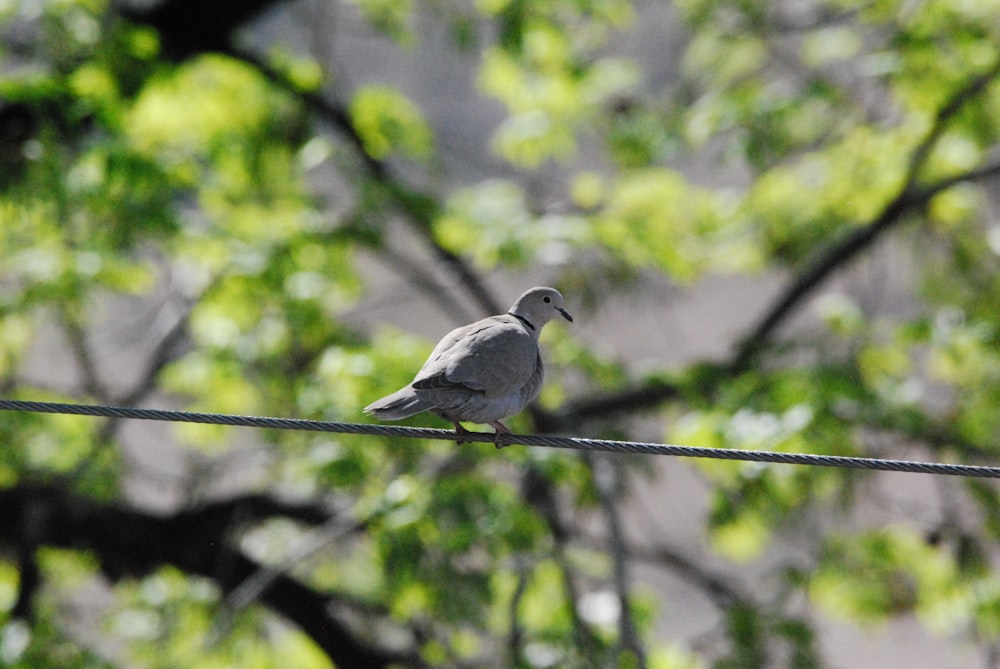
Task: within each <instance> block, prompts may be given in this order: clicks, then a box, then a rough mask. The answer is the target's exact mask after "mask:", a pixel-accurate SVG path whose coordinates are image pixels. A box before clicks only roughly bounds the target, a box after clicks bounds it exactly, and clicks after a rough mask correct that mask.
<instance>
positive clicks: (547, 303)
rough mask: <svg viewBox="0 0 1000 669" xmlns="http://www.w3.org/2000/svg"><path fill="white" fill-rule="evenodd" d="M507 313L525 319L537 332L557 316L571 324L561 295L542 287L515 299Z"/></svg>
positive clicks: (553, 289) (570, 317)
mask: <svg viewBox="0 0 1000 669" xmlns="http://www.w3.org/2000/svg"><path fill="white" fill-rule="evenodd" d="M508 313H510V314H512V315H514V316H519V317H521V318H523V319H525V320H526V321H528V322H529V323H531V325H532V326H534V327H535V328H538V329H539V330H540V329H541V328H542V326H543V325H545V324H546V323H548V322H549V321H550V320H552V319H553V318H555V317H556V315H557V314H558V315H560V316H562V317H563V318H565V319H566V320H568V321H569V322H570V323H572V322H573V317H572V316H570V315H569V312H568V311H566V301H565V300H564V299H563V296H562V294H561V293H560V292H559V291H558V290H556V289H555V288H546V287H542V286H539V287H536V288H532V289H531V290H529V291H527V292H526V293H524V294H523V295H521V297H519V298H517V302H515V303H514V306H512V307H511V308H510V311H509V312H508Z"/></svg>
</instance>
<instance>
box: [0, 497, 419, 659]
mask: <svg viewBox="0 0 1000 669" xmlns="http://www.w3.org/2000/svg"><path fill="white" fill-rule="evenodd" d="M29 508H30V509H32V512H31V513H32V516H33V517H34V516H38V517H41V518H44V521H45V522H44V523H32V527H34V528H35V530H34V536H32V537H26V536H25V529H24V528H25V524H24V523H23V522H21V519H22V517H23V511H24V510H25V509H29ZM277 516H281V517H292V518H297V519H299V520H303V521H304V522H309V523H316V522H319V521H320V520H321V519H323V518H326V516H327V514H326V513H325V512H324V511H322V510H321V509H319V508H317V507H314V506H311V505H296V504H288V503H284V502H281V501H276V500H273V499H269V498H267V497H265V496H248V497H243V498H238V499H233V500H227V501H224V502H218V503H215V504H211V505H207V506H205V507H202V508H199V509H193V510H187V511H183V512H180V513H177V514H175V515H172V516H166V517H160V516H154V515H150V514H147V513H144V512H141V511H138V510H135V509H130V508H125V507H121V506H114V505H108V504H102V503H99V502H96V501H94V500H91V499H88V498H85V497H81V496H79V495H76V494H74V493H72V492H70V491H68V490H66V489H64V488H61V487H58V486H55V485H36V486H27V485H21V486H16V487H14V488H7V489H4V490H0V544H5V545H8V546H20V545H22V543H23V542H24V541H25V540H29V541H30V542H31V543H34V544H35V545H38V546H56V547H61V548H70V549H77V550H89V551H90V552H92V553H93V555H94V556H95V558H96V559H97V561H98V563H99V564H100V567H101V569H102V571H103V572H104V573H105V574H106V575H107V576H108V578H110V579H111V580H118V579H120V578H123V577H126V576H143V575H146V574H149V573H150V572H152V571H154V570H155V569H157V568H159V567H161V566H163V565H173V566H176V567H177V568H179V569H181V570H182V571H184V572H185V573H188V574H192V575H198V576H203V577H206V578H209V579H212V580H214V581H215V582H216V583H218V585H219V587H220V588H221V589H222V591H223V592H224V593H227V594H228V593H229V592H230V591H231V590H233V589H234V588H236V587H238V586H239V585H240V584H241V583H243V582H244V581H245V580H246V579H248V578H250V577H252V576H253V575H254V574H255V573H257V572H258V571H259V570H260V569H261V565H259V564H257V563H255V562H253V561H252V560H250V559H248V558H247V557H246V556H244V555H243V554H242V553H241V552H239V550H238V549H237V548H236V547H234V546H233V545H232V543H231V540H232V534H233V524H234V522H237V523H238V522H249V521H250V520H261V519H264V518H269V517H277ZM260 602H261V603H262V604H264V605H265V606H267V607H268V608H270V609H271V610H273V611H274V612H275V613H277V614H279V615H281V616H283V617H285V618H286V619H288V620H289V621H291V622H292V623H294V624H296V625H297V626H298V627H299V628H300V629H301V630H302V631H303V632H305V633H306V634H308V635H309V636H310V637H311V638H312V639H313V641H315V643H316V644H317V645H318V646H319V647H320V648H321V649H322V650H323V651H324V652H325V653H326V654H327V655H328V656H329V657H330V659H331V660H332V661H333V663H334V664H335V665H336V666H337V667H357V668H359V669H367V668H369V667H376V668H377V667H387V666H390V665H399V666H423V663H422V661H421V660H420V659H419V657H418V656H417V655H416V654H415V653H406V652H404V653H399V652H395V651H388V650H384V649H382V648H378V647H376V646H373V645H371V644H369V643H368V642H366V641H364V640H362V639H361V638H359V637H358V636H357V635H355V633H354V632H353V631H352V630H351V628H350V627H349V626H348V625H346V624H345V623H344V622H342V621H341V620H339V619H337V618H336V617H334V616H333V615H332V614H331V612H330V610H329V606H328V604H329V598H328V597H327V596H326V595H324V594H322V593H319V592H317V591H315V590H313V589H311V588H310V587H308V586H306V585H304V584H303V583H301V582H299V581H296V580H295V579H292V578H289V577H288V576H285V575H278V576H276V577H275V578H274V579H272V580H271V581H269V583H268V584H267V586H266V587H265V588H264V589H263V591H262V592H261V593H260Z"/></svg>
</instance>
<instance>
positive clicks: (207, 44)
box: [118, 0, 285, 61]
mask: <svg viewBox="0 0 1000 669" xmlns="http://www.w3.org/2000/svg"><path fill="white" fill-rule="evenodd" d="M284 1H285V0H214V2H203V1H202V0H165V1H164V2H159V3H156V4H155V5H154V6H153V7H151V8H138V7H132V6H128V5H120V6H119V7H118V12H119V13H120V14H121V15H122V16H124V17H125V18H127V19H129V20H130V21H133V22H136V23H144V24H146V25H149V26H152V27H153V28H155V29H156V31H157V32H159V33H160V38H161V40H162V41H163V45H164V48H165V50H166V52H167V54H168V55H169V56H170V57H171V58H173V59H175V60H178V61H181V60H185V59H187V58H190V57H191V56H195V55H197V54H199V53H205V52H213V51H215V52H224V51H225V50H226V49H228V48H229V46H230V44H231V43H232V36H233V33H234V32H235V31H236V30H237V29H239V28H240V27H242V26H244V25H245V24H247V23H249V22H250V21H252V20H253V19H254V18H256V17H257V16H259V15H260V14H262V13H263V12H265V11H266V10H268V9H270V8H271V7H272V6H274V5H278V4H280V3H281V2H284Z"/></svg>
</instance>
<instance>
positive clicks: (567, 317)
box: [556, 307, 573, 323]
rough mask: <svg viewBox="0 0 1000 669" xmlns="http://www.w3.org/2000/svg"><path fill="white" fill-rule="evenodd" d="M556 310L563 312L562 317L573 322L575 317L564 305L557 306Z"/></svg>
mask: <svg viewBox="0 0 1000 669" xmlns="http://www.w3.org/2000/svg"><path fill="white" fill-rule="evenodd" d="M556 311H558V312H559V313H561V314H562V317H563V318H565V319H566V320H568V321H569V322H570V323H572V322H573V317H572V316H570V315H569V312H568V311H566V310H565V309H563V308H562V307H556Z"/></svg>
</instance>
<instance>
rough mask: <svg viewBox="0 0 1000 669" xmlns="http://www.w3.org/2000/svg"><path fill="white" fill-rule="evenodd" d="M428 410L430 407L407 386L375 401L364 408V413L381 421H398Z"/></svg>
mask: <svg viewBox="0 0 1000 669" xmlns="http://www.w3.org/2000/svg"><path fill="white" fill-rule="evenodd" d="M430 408H432V407H431V405H430V404H429V403H428V402H426V401H424V400H422V399H420V398H419V397H417V395H416V393H414V392H413V388H411V387H410V386H407V387H405V388H401V389H400V390H397V391H396V392H394V393H393V394H391V395H386V396H385V397H383V398H382V399H380V400H375V401H374V402H372V403H371V404H369V405H368V406H366V407H365V408H364V412H365V413H366V414H368V415H370V416H375V417H376V418H380V419H382V420H399V419H400V418H408V417H409V416H413V415H415V414H418V413H420V412H421V411H427V410H428V409H430Z"/></svg>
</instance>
